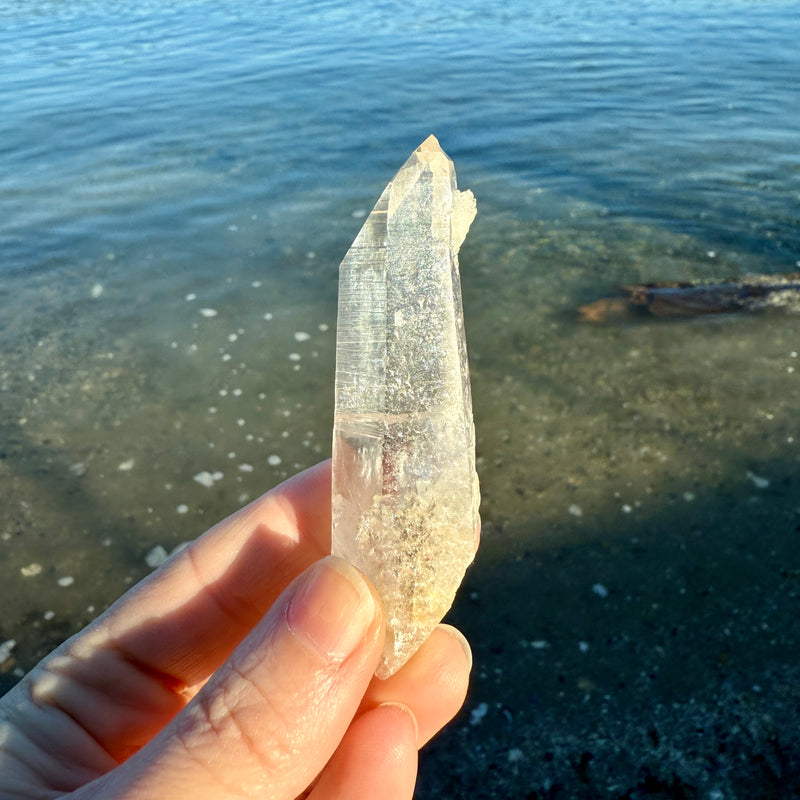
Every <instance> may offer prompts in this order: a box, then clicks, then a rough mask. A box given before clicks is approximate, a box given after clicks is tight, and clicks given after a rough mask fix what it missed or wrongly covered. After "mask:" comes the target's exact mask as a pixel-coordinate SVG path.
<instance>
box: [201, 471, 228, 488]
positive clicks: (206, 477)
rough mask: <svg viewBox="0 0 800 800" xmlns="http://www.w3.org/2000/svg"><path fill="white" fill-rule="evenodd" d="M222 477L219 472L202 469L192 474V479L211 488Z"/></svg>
mask: <svg viewBox="0 0 800 800" xmlns="http://www.w3.org/2000/svg"><path fill="white" fill-rule="evenodd" d="M222 477H223V475H222V473H221V472H209V471H208V470H203V471H202V472H198V473H197V475H195V476H194V480H195V481H197V483H199V484H200V485H201V486H205V487H206V488H211V487H212V486H213V485H214V484H215V483H216V482H217V481H218V480H221V479H222Z"/></svg>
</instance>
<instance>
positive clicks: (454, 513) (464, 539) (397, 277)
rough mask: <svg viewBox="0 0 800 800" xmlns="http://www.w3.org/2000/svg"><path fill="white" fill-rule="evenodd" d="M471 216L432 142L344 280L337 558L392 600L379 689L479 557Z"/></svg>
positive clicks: (467, 198) (386, 201)
mask: <svg viewBox="0 0 800 800" xmlns="http://www.w3.org/2000/svg"><path fill="white" fill-rule="evenodd" d="M475 213H476V209H475V199H474V197H473V196H472V193H471V192H469V191H463V192H462V191H458V189H457V188H456V175H455V170H454V168H453V163H452V161H451V160H450V159H449V158H448V157H447V155H446V154H445V153H444V151H443V150H442V149H441V147H440V146H439V143H438V141H437V140H436V138H435V137H433V136H430V137H429V138H428V139H426V140H425V141H424V142H423V143H422V144H421V145H420V146H419V147H418V148H417V149H416V150H415V151H414V153H413V154H412V155H411V157H410V158H409V159H408V161H407V162H406V163H405V164H404V166H403V167H402V168H401V169H400V171H399V172H398V173H397V175H395V177H394V178H393V179H392V180H391V181H390V182H389V184H388V186H387V187H386V189H385V190H384V191H383V194H381V196H380V198H379V200H378V202H377V204H376V205H375V208H374V209H373V210H372V213H371V214H370V215H369V217H368V218H367V219H366V221H365V223H364V226H363V228H362V229H361V231H360V232H359V234H358V236H357V237H356V239H355V241H354V242H353V244H352V246H351V248H350V250H349V251H348V253H347V255H346V256H345V258H344V260H343V261H342V264H341V267H340V271H339V318H338V327H337V341H336V409H335V416H334V429H333V501H332V512H333V532H332V534H333V539H332V551H333V554H334V555H338V556H342V557H343V558H346V559H348V560H349V561H351V562H352V563H353V564H355V565H356V566H357V567H359V568H360V569H361V570H362V571H363V572H364V573H365V574H366V575H367V576H368V577H369V578H370V579H371V580H372V582H373V583H374V584H375V587H376V588H377V590H378V592H379V594H380V596H381V599H382V601H383V605H384V610H385V614H386V623H387V633H386V643H385V646H384V653H383V658H382V661H381V663H380V665H379V667H378V670H377V673H376V674H377V675H378V676H379V677H388V676H389V675H391V674H392V673H394V672H395V671H396V670H397V669H399V668H400V667H401V666H402V665H403V664H404V663H405V662H406V661H407V660H408V659H409V658H410V657H411V656H412V655H413V654H414V652H416V650H417V649H418V648H419V646H420V645H421V644H422V643H423V642H424V641H425V639H426V638H427V637H428V636H429V635H430V633H431V631H432V630H433V628H434V627H435V626H436V625H437V624H438V622H439V621H440V620H441V619H442V617H443V616H444V615H445V613H446V612H447V610H448V609H449V608H450V606H451V605H452V602H453V598H454V596H455V593H456V590H457V589H458V586H459V585H460V583H461V580H462V578H463V576H464V572H465V571H466V568H467V567H468V566H469V564H470V563H471V562H472V560H473V558H474V555H475V550H476V547H477V537H478V527H479V520H478V504H479V499H480V498H479V489H478V479H477V475H476V472H475V433H474V427H473V422H472V400H471V394H470V384H469V367H468V363H467V349H466V341H465V337H464V319H463V311H462V304H461V288H460V279H459V271H458V250H459V248H460V247H461V243H462V241H463V240H464V237H465V236H466V234H467V231H468V229H469V226H470V224H471V223H472V220H473V219H474V217H475Z"/></svg>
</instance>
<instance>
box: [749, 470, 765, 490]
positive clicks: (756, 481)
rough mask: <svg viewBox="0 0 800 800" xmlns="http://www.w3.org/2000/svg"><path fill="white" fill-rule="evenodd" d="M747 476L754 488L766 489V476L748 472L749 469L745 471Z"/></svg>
mask: <svg viewBox="0 0 800 800" xmlns="http://www.w3.org/2000/svg"><path fill="white" fill-rule="evenodd" d="M747 477H748V478H749V479H750V480H751V481H752V482H753V486H755V487H756V489H766V488H767V487H768V486H769V481H768V480H767V479H766V478H762V477H761V476H760V475H756V474H755V473H753V472H750V470H748V471H747Z"/></svg>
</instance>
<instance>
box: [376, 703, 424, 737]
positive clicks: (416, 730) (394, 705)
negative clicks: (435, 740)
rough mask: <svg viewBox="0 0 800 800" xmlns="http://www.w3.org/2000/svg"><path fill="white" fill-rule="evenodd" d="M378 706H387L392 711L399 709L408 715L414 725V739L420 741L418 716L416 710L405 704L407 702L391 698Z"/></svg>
mask: <svg viewBox="0 0 800 800" xmlns="http://www.w3.org/2000/svg"><path fill="white" fill-rule="evenodd" d="M376 708H386V709H390V710H392V711H399V712H400V713H402V714H403V715H405V716H406V717H408V718H409V719H410V720H411V722H412V724H413V725H414V741H415V742H417V741H419V725H418V724H417V717H416V715H415V714H414V712H413V711H412V710H411V709H410V708H409V707H408V706H407V705H405V703H397V702H394V701H392V700H389V701H387V702H385V703H381V704H380V705H379V706H376Z"/></svg>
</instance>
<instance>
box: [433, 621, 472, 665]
mask: <svg viewBox="0 0 800 800" xmlns="http://www.w3.org/2000/svg"><path fill="white" fill-rule="evenodd" d="M437 629H438V630H439V631H441V632H442V633H444V634H446V635H448V636H450V637H451V638H452V639H454V640H455V641H456V642H458V644H459V646H460V647H461V650H462V652H463V654H464V658H465V659H466V662H467V673H470V672H472V648H471V647H470V644H469V642H468V641H467V637H466V636H464V634H463V633H461V631H460V630H459V629H458V628H454V627H453V626H452V625H447V624H444V623H442V624H441V625H438V626H437Z"/></svg>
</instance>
